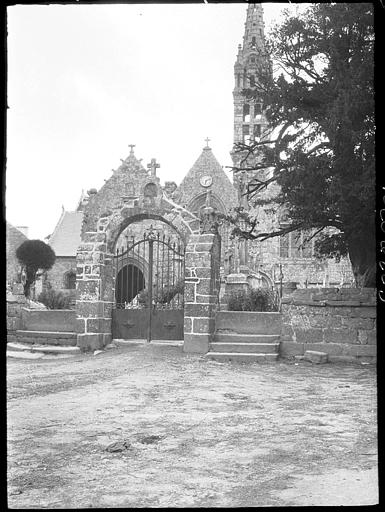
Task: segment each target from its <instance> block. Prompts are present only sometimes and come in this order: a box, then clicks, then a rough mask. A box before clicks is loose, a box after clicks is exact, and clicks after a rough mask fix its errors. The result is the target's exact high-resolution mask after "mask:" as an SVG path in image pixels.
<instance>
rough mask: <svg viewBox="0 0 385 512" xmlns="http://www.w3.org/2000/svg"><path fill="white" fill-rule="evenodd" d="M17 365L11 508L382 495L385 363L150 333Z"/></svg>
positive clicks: (12, 395) (314, 501)
mask: <svg viewBox="0 0 385 512" xmlns="http://www.w3.org/2000/svg"><path fill="white" fill-rule="evenodd" d="M7 378H8V418H7V421H8V506H9V507H10V508H91V507H107V508H108V507H134V508H137V507H259V506H295V505H299V506H304V505H371V504H375V503H378V483H377V427H376V424H377V416H376V401H377V396H376V374H375V368H374V367H371V366H343V365H312V364H311V363H306V362H303V361H301V362H297V363H294V362H292V363H290V362H278V363H268V364H251V365H245V364H236V363H218V362H215V361H210V360H206V359H204V358H202V357H200V356H195V355H186V354H183V353H182V349H181V347H172V346H154V345H153V346H143V345H142V346H134V347H130V348H123V349H116V350H113V351H110V352H105V353H102V354H99V355H96V356H94V355H82V356H79V357H76V358H74V359H62V360H57V361H49V360H46V361H43V360H40V361H39V360H37V361H32V362H31V361H22V360H8V361H7ZM112 443H117V444H116V445H114V446H112V448H111V447H110V446H111V444H112ZM108 447H110V448H109V449H110V450H120V451H109V450H108V449H107V448H108Z"/></svg>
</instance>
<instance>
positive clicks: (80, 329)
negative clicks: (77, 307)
mask: <svg viewBox="0 0 385 512" xmlns="http://www.w3.org/2000/svg"><path fill="white" fill-rule="evenodd" d="M75 332H77V333H79V334H81V333H85V332H87V331H86V319H85V318H77V319H76V322H75Z"/></svg>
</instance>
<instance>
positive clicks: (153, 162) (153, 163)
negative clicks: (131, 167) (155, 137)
mask: <svg viewBox="0 0 385 512" xmlns="http://www.w3.org/2000/svg"><path fill="white" fill-rule="evenodd" d="M159 167H160V164H158V163H157V161H156V158H151V162H150V163H149V164H147V169H149V170H150V174H151V177H152V178H155V177H156V170H157V169H158V168H159Z"/></svg>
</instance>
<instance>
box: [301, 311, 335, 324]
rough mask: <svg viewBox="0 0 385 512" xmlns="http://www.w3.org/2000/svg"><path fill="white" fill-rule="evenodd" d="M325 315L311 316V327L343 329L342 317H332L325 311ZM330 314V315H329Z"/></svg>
mask: <svg viewBox="0 0 385 512" xmlns="http://www.w3.org/2000/svg"><path fill="white" fill-rule="evenodd" d="M322 312H323V311H322ZM325 313H326V314H324V315H319V314H317V315H309V322H310V325H311V327H321V328H322V327H325V328H328V327H329V328H331V327H333V328H334V327H337V328H338V327H339V328H341V327H342V321H341V317H340V316H338V315H336V316H335V315H332V314H330V312H329V311H325ZM328 313H329V314H328Z"/></svg>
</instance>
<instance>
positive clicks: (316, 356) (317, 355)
mask: <svg viewBox="0 0 385 512" xmlns="http://www.w3.org/2000/svg"><path fill="white" fill-rule="evenodd" d="M304 359H305V360H306V361H311V362H312V363H316V364H320V363H327V362H328V355H327V354H325V352H317V351H314V350H306V352H305V354H304Z"/></svg>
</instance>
